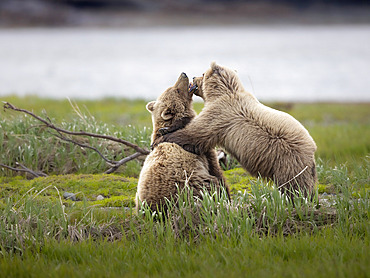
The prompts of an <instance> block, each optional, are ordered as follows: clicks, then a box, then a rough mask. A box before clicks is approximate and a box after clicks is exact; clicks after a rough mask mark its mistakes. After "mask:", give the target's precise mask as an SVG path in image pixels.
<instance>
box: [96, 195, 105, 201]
mask: <svg viewBox="0 0 370 278" xmlns="http://www.w3.org/2000/svg"><path fill="white" fill-rule="evenodd" d="M96 200H97V201H101V200H104V196H103V195H98V197H96Z"/></svg>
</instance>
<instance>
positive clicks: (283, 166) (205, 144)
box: [161, 63, 316, 197]
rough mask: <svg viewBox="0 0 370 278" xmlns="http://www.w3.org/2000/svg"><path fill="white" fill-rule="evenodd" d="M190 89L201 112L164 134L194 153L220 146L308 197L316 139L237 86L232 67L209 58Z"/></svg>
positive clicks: (285, 188) (247, 166) (256, 172)
mask: <svg viewBox="0 0 370 278" xmlns="http://www.w3.org/2000/svg"><path fill="white" fill-rule="evenodd" d="M192 89H193V90H196V91H195V94H196V95H199V96H200V97H202V98H203V99H204V102H205V106H204V108H203V110H202V112H201V113H200V114H199V115H198V116H197V117H196V118H194V119H193V120H192V121H191V122H190V123H189V124H188V125H187V126H186V127H185V128H184V129H181V130H178V131H176V132H174V133H170V134H166V135H164V137H163V138H162V139H161V140H162V141H164V142H175V143H177V144H179V145H180V146H182V147H184V149H186V150H188V151H191V152H193V153H196V154H203V153H204V152H205V151H207V150H209V149H211V148H214V147H215V146H220V147H222V148H224V149H225V150H226V151H228V152H229V153H230V154H231V155H232V156H234V157H235V158H236V159H237V160H238V161H239V163H240V164H241V165H242V166H243V167H244V168H245V169H246V170H247V171H249V172H250V173H251V174H252V175H254V176H258V175H261V176H262V177H267V178H270V179H272V180H273V181H274V182H275V184H276V185H277V186H278V187H279V189H280V190H281V191H282V192H285V193H286V194H288V195H289V196H291V197H292V196H293V192H294V191H298V190H300V191H301V192H302V193H303V194H304V196H306V197H308V196H310V195H311V194H312V193H313V189H314V185H315V182H316V168H315V158H314V154H315V151H316V144H315V142H314V140H313V139H312V137H311V136H310V135H309V133H308V131H307V130H306V129H305V128H304V127H303V126H302V125H301V124H300V123H299V122H298V121H297V120H296V119H294V118H293V117H292V116H290V115H289V114H287V113H284V112H281V111H277V110H274V109H272V108H269V107H266V106H265V105H263V104H261V103H260V102H259V101H258V100H257V99H256V97H255V96H254V95H252V94H251V93H248V92H246V91H245V89H244V88H243V85H242V83H241V81H240V80H239V78H238V76H237V74H236V73H235V71H233V70H230V69H228V68H225V67H222V66H219V65H217V64H216V63H212V64H211V68H210V69H209V70H207V71H206V72H205V74H204V75H203V77H198V78H194V84H193V85H192Z"/></svg>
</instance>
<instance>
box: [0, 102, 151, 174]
mask: <svg viewBox="0 0 370 278" xmlns="http://www.w3.org/2000/svg"><path fill="white" fill-rule="evenodd" d="M3 103H4V110H6V109H10V110H14V111H17V112H23V113H26V114H28V115H30V116H32V117H33V118H35V119H37V120H38V121H40V122H42V123H43V124H44V125H45V126H46V127H47V128H50V129H52V130H55V131H56V132H57V133H58V134H55V133H51V134H53V135H54V136H55V137H57V138H59V139H61V140H63V141H66V142H70V143H73V144H75V145H78V146H80V147H81V148H88V149H91V150H93V151H95V152H97V153H98V154H99V156H100V157H101V158H103V159H104V160H105V161H106V162H107V163H108V164H109V166H111V168H110V169H108V170H107V171H106V172H105V173H107V174H110V173H113V172H114V171H116V170H117V169H118V168H119V167H120V166H121V165H123V164H125V163H126V162H128V161H131V160H133V159H135V158H137V157H139V156H141V155H148V154H149V151H148V150H147V149H144V148H141V147H139V146H137V145H135V144H133V143H131V142H128V141H126V140H122V139H120V138H116V137H113V136H109V135H101V134H96V133H91V132H85V131H82V130H81V131H79V132H73V131H69V130H65V129H62V128H59V127H57V126H55V125H54V124H53V123H52V122H51V120H50V118H49V117H47V119H44V118H41V117H40V116H37V115H35V114H34V113H32V112H30V111H28V110H25V109H21V108H17V107H15V106H14V105H12V104H10V103H9V102H3ZM63 134H68V135H77V136H89V137H95V138H101V139H106V140H110V141H114V142H118V143H120V144H123V145H126V146H128V147H130V148H132V149H134V150H135V151H136V152H135V153H134V154H132V155H130V156H128V157H125V158H123V159H121V160H119V161H113V160H110V159H108V158H106V157H105V156H104V155H103V154H102V153H101V152H100V151H99V150H98V149H97V148H94V147H92V146H90V145H87V144H82V143H79V142H77V141H75V140H73V139H70V138H67V137H65V136H64V135H63ZM17 165H19V166H20V167H21V168H14V167H10V166H7V165H4V164H0V166H2V167H4V168H7V169H10V170H13V171H20V172H28V173H30V174H32V175H34V176H36V177H39V176H47V175H46V174H44V173H36V172H34V171H32V170H31V169H28V168H27V167H25V166H23V165H21V164H19V163H17Z"/></svg>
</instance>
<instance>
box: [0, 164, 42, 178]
mask: <svg viewBox="0 0 370 278" xmlns="http://www.w3.org/2000/svg"><path fill="white" fill-rule="evenodd" d="M15 164H16V165H19V166H20V167H21V168H14V167H11V166H8V165H5V164H2V163H0V167H3V168H7V169H9V170H12V171H16V172H25V173H29V174H31V175H33V176H34V177H36V178H38V177H47V176H48V175H47V174H45V173H43V172H35V171H33V170H31V169H29V168H27V167H26V166H24V165H22V164H20V163H18V162H16V163H15Z"/></svg>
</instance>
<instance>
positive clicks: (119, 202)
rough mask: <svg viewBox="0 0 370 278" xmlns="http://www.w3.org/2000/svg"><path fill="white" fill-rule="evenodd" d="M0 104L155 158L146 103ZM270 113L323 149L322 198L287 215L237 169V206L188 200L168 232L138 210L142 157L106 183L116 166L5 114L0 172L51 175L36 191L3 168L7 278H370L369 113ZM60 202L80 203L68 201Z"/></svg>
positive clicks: (212, 199)
mask: <svg viewBox="0 0 370 278" xmlns="http://www.w3.org/2000/svg"><path fill="white" fill-rule="evenodd" d="M0 100H2V101H9V102H10V103H12V104H14V105H16V106H18V107H21V108H24V109H28V110H32V111H33V112H34V113H36V114H38V115H42V116H43V117H49V118H50V119H51V120H52V121H53V122H55V123H56V124H58V125H59V126H61V127H63V128H65V129H70V130H76V131H78V130H86V131H90V132H95V133H100V134H109V135H114V136H116V137H119V138H123V139H126V140H129V141H132V142H135V143H136V144H138V145H139V146H141V147H146V148H149V144H150V138H149V137H150V133H151V129H152V128H151V118H150V114H149V113H148V112H147V111H146V110H145V102H144V101H140V100H137V101H127V100H122V99H105V100H101V101H78V102H77V106H78V107H79V109H80V111H81V113H76V112H75V111H74V109H73V108H72V106H71V105H70V103H69V102H68V101H56V100H47V99H38V98H36V97H27V98H18V97H6V98H2V99H0ZM269 105H270V106H272V107H274V108H277V109H279V110H283V111H286V112H288V113H290V114H291V115H293V116H294V117H295V118H297V119H298V120H299V121H301V122H302V123H303V124H304V125H305V127H306V128H307V129H308V130H309V132H310V133H311V135H312V136H313V138H314V140H315V141H316V143H317V145H318V151H317V157H316V161H317V171H318V177H319V183H318V185H317V190H316V191H317V195H316V198H315V199H314V200H313V201H312V202H311V201H307V200H305V199H304V198H302V197H299V196H297V198H296V199H295V203H294V204H292V203H291V202H290V201H289V200H286V199H285V198H284V196H281V194H280V193H279V192H278V191H277V190H276V188H274V187H273V185H272V184H271V183H269V182H267V181H265V180H263V179H256V178H253V177H251V176H249V175H248V174H247V173H246V172H245V171H244V170H242V169H241V168H239V167H238V165H237V163H235V161H231V163H230V166H229V167H227V168H225V176H226V179H227V182H228V183H229V185H230V187H231V192H232V201H231V202H229V201H228V200H227V198H226V197H225V195H221V196H208V195H206V196H205V197H204V199H203V200H202V201H199V200H194V199H193V198H191V197H189V196H187V195H186V193H181V194H180V196H181V198H183V202H180V203H181V205H180V206H179V207H173V208H171V209H170V210H169V215H168V217H167V218H166V220H165V221H164V220H163V218H162V215H154V216H153V215H152V213H151V212H150V211H149V210H147V209H143V211H142V212H140V214H139V215H137V214H136V212H135V211H134V209H133V206H134V196H135V192H136V185H137V177H138V174H139V173H140V169H141V165H142V162H143V159H144V158H145V157H141V158H140V159H138V160H135V161H132V162H130V163H128V164H127V165H125V166H123V167H121V168H120V170H119V171H118V172H116V173H115V174H111V175H106V174H102V173H103V172H104V171H105V170H107V169H108V168H109V167H108V165H107V164H106V163H105V162H104V161H103V160H102V159H101V158H100V157H99V156H98V155H97V154H96V153H95V152H93V151H90V150H88V149H82V148H80V147H78V146H75V145H73V144H71V143H68V142H64V141H61V140H60V139H58V138H56V137H55V136H53V135H52V134H51V133H50V131H48V130H47V129H46V128H45V127H43V126H41V125H40V123H39V122H37V121H35V120H34V119H32V118H31V117H29V116H25V115H23V114H21V113H18V112H11V111H1V112H0V126H1V132H0V163H3V164H6V165H10V166H15V162H19V163H22V164H23V165H25V166H27V167H28V168H31V169H33V170H38V171H43V172H45V173H47V174H49V176H48V177H40V178H36V179H32V180H30V179H27V178H26V176H24V175H23V176H17V173H15V172H13V171H10V170H6V169H4V168H3V169H1V168H0V169H1V171H0V210H1V213H0V271H1V272H0V273H1V275H0V276H3V277H65V276H76V277H123V276H127V277H137V276H140V277H142V276H146V277H147V276H153V277H163V276H175V275H176V276H183V277H225V276H230V277H239V276H252V277H312V276H315V277H316V276H317V277H368V275H369V273H370V261H369V256H368V254H369V253H370V246H369V230H370V225H369V224H370V223H369V214H370V208H369V203H370V202H369V200H370V199H369V197H370V196H369V194H370V193H369V188H370V173H369V171H370V170H369V169H370V155H369V154H370V105H369V104H286V103H272V104H269ZM195 106H196V110H197V111H200V110H201V108H202V104H200V103H196V104H195ZM45 111H46V112H45ZM76 140H82V142H85V143H87V142H88V143H89V144H91V145H93V146H95V147H96V148H98V149H99V150H100V151H101V152H102V153H103V154H104V155H106V156H108V157H109V158H110V159H115V160H119V159H121V158H122V157H124V156H127V155H128V154H131V153H132V151H131V150H129V149H127V148H126V147H123V146H121V145H119V144H114V143H111V142H107V141H102V140H96V139H77V138H76ZM65 192H73V193H75V195H76V198H77V201H72V200H65V199H64V198H63V197H62V195H63V194H64V193H65ZM98 195H102V196H104V199H103V200H97V199H96V198H97V196H98Z"/></svg>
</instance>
